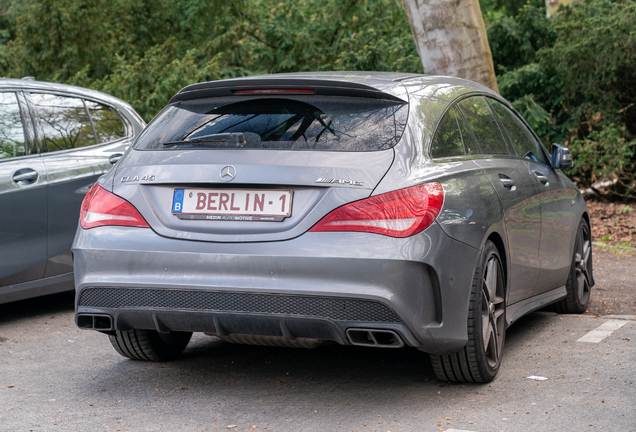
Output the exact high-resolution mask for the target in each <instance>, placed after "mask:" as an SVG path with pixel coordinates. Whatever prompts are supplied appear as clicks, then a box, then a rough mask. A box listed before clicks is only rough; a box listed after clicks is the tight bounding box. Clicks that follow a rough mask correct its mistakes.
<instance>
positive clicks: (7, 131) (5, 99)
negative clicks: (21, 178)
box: [0, 92, 26, 159]
mask: <svg viewBox="0 0 636 432" xmlns="http://www.w3.org/2000/svg"><path fill="white" fill-rule="evenodd" d="M24 143H25V140H24V129H23V127H22V118H21V117H20V106H19V105H18V100H17V99H16V95H15V93H13V92H6V93H0V159H8V158H13V157H17V156H24V155H25V154H26V146H25V145H24Z"/></svg>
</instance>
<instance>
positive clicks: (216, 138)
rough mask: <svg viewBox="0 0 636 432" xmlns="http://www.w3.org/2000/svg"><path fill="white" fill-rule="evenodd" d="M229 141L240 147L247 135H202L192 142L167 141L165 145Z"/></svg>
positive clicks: (232, 133)
mask: <svg viewBox="0 0 636 432" xmlns="http://www.w3.org/2000/svg"><path fill="white" fill-rule="evenodd" d="M228 141H236V143H237V144H238V145H240V146H243V145H245V135H243V133H242V132H231V133H215V134H210V135H201V136H198V137H196V138H193V139H191V140H181V141H167V142H165V143H163V145H164V146H169V145H185V144H195V143H204V142H211V143H212V142H228Z"/></svg>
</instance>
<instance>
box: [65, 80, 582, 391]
mask: <svg viewBox="0 0 636 432" xmlns="http://www.w3.org/2000/svg"><path fill="white" fill-rule="evenodd" d="M571 164H572V159H571V156H570V153H569V151H568V150H567V148H566V147H564V146H561V145H558V144H555V145H554V146H553V148H552V154H551V155H550V154H548V153H547V152H546V151H545V148H544V147H543V145H542V144H541V142H540V141H539V139H538V138H537V136H536V135H535V134H534V132H533V131H532V130H531V129H530V127H528V125H527V123H526V122H525V121H524V120H523V119H522V118H521V117H520V116H519V114H517V113H516V112H515V110H514V109H513V108H512V107H511V106H510V104H508V103H507V102H506V101H505V100H503V99H502V98H501V97H500V96H499V95H498V94H496V93H493V92H492V91H491V90H489V89H487V88H485V87H483V86H481V85H478V84H475V83H472V82H469V81H465V80H461V79H455V78H448V77H436V76H421V75H413V74H395V73H349V72H341V73H336V72H333V73H300V74H284V75H271V76H257V77H249V78H240V79H231V80H223V81H215V82H206V83H200V84H193V85H190V86H188V87H186V88H184V89H182V90H181V91H180V92H179V93H177V94H176V95H175V96H174V97H173V98H172V100H171V101H170V103H169V104H168V106H167V107H166V108H165V109H164V110H163V111H161V112H160V113H159V114H158V115H157V116H156V117H155V119H154V120H153V121H152V122H151V123H150V124H149V125H148V127H147V128H146V129H145V130H144V132H143V133H142V134H141V135H140V137H139V138H138V140H137V141H136V142H135V144H134V145H133V147H132V148H131V149H129V150H128V151H127V152H126V153H125V155H124V156H123V157H122V159H121V160H120V161H119V163H118V164H117V165H116V167H115V169H113V170H111V171H110V172H109V173H108V174H106V175H105V176H103V177H101V178H100V179H99V181H98V183H97V184H96V185H95V186H94V187H93V188H92V189H91V190H90V191H89V193H88V194H87V196H86V198H85V200H84V202H83V204H82V210H81V220H80V222H81V227H79V228H78V231H77V235H76V237H75V242H74V245H73V253H74V256H75V281H76V290H77V296H76V322H77V325H78V326H79V327H80V328H83V329H94V330H97V331H100V332H103V333H106V334H108V335H109V337H110V341H111V343H112V344H113V346H114V348H115V349H116V350H117V351H118V352H119V353H120V354H121V355H123V356H126V357H129V358H131V359H137V360H154V361H159V360H169V359H172V358H175V357H177V356H178V355H180V354H181V352H182V351H183V350H184V349H185V348H186V346H187V344H188V342H189V340H190V337H191V335H192V332H204V333H207V334H211V335H214V336H218V337H219V338H221V339H223V340H226V341H229V342H233V343H244V344H264V345H280V346H286V347H306V348H315V347H318V346H319V345H321V344H323V343H333V342H335V343H338V344H341V345H359V346H367V347H377V348H400V347H402V346H404V345H408V346H411V347H416V348H417V349H419V350H421V351H423V352H426V353H429V354H430V356H431V360H432V364H433V367H434V370H435V373H436V374H437V376H438V378H440V379H442V380H448V381H458V382H488V381H490V380H492V379H493V378H494V377H495V375H496V373H497V371H498V369H499V367H500V363H501V357H502V352H503V351H502V350H503V344H504V336H505V330H506V328H507V327H508V326H509V325H511V324H512V323H513V322H515V321H516V320H518V319H519V318H520V317H521V316H523V315H524V314H527V313H529V312H531V311H534V310H536V309H539V308H543V307H545V306H549V305H552V306H551V307H552V308H553V309H556V310H557V311H560V312H575V313H580V312H582V311H584V310H585V309H586V307H587V304H588V301H589V298H590V289H591V287H592V286H593V284H594V282H593V277H592V259H591V247H590V246H591V243H590V225H589V217H588V211H587V207H586V205H585V202H584V201H583V199H582V197H581V194H580V193H579V192H578V190H577V189H576V187H575V186H574V185H573V184H572V182H571V181H570V180H568V178H567V177H566V176H565V175H564V174H563V173H562V172H561V168H563V167H568V166H571Z"/></svg>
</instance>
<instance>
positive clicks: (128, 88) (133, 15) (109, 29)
mask: <svg viewBox="0 0 636 432" xmlns="http://www.w3.org/2000/svg"><path fill="white" fill-rule="evenodd" d="M0 12H4V14H2V13H0V71H1V73H2V75H3V76H8V77H22V76H26V75H32V76H35V77H36V78H37V79H41V80H51V81H59V82H66V83H71V84H78V85H83V86H86V87H90V88H95V89H98V90H103V91H106V92H108V93H111V94H113V95H115V96H118V97H121V98H122V99H124V100H127V101H128V102H130V103H131V104H132V105H133V106H134V107H135V109H136V110H137V111H138V112H139V113H140V114H141V115H142V116H143V117H144V118H145V119H146V120H149V119H150V118H152V116H153V115H154V114H155V113H156V112H157V111H158V110H159V109H161V108H162V107H163V106H164V105H165V104H166V103H167V102H168V100H169V99H170V97H171V96H172V95H173V94H174V93H176V92H177V91H178V90H179V89H180V88H182V87H183V86H185V85H187V84H190V83H193V82H198V81H205V80H213V79H222V78H232V77H237V76H244V75H254V74H267V73H280V72H298V71H312V70H313V71H316V70H383V71H404V72H422V66H421V62H420V60H419V57H418V55H417V50H416V47H415V43H414V41H413V37H412V35H411V32H410V28H409V25H408V21H407V19H406V14H405V13H404V10H403V9H402V4H401V2H400V0H346V1H336V0H322V1H319V0H277V1H275V0H242V1H232V0H214V1H210V0H189V1H186V0H181V1H174V0H112V1H109V2H106V1H100V0H27V1H20V2H18V1H17V0H14V1H13V2H10V0H0Z"/></svg>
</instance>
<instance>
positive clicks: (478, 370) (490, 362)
mask: <svg viewBox="0 0 636 432" xmlns="http://www.w3.org/2000/svg"><path fill="white" fill-rule="evenodd" d="M505 330H506V302H505V278H504V273H503V268H502V265H501V258H500V257H499V252H498V251H497V248H496V247H495V244H494V243H493V242H491V241H490V240H488V241H486V244H485V245H484V249H483V250H482V253H481V258H480V261H479V266H478V267H477V268H476V269H475V276H474V278H473V284H472V287H471V292H470V302H469V309H468V342H467V344H466V346H465V347H464V348H462V349H461V350H459V351H457V352H456V353H454V354H450V355H442V356H438V355H431V363H432V364H433V370H434V371H435V375H436V376H437V378H438V379H439V380H441V381H450V382H473V383H487V382H490V381H492V380H493V379H494V378H495V376H496V375H497V371H499V366H500V365H501V357H502V354H503V345H504V340H505Z"/></svg>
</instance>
